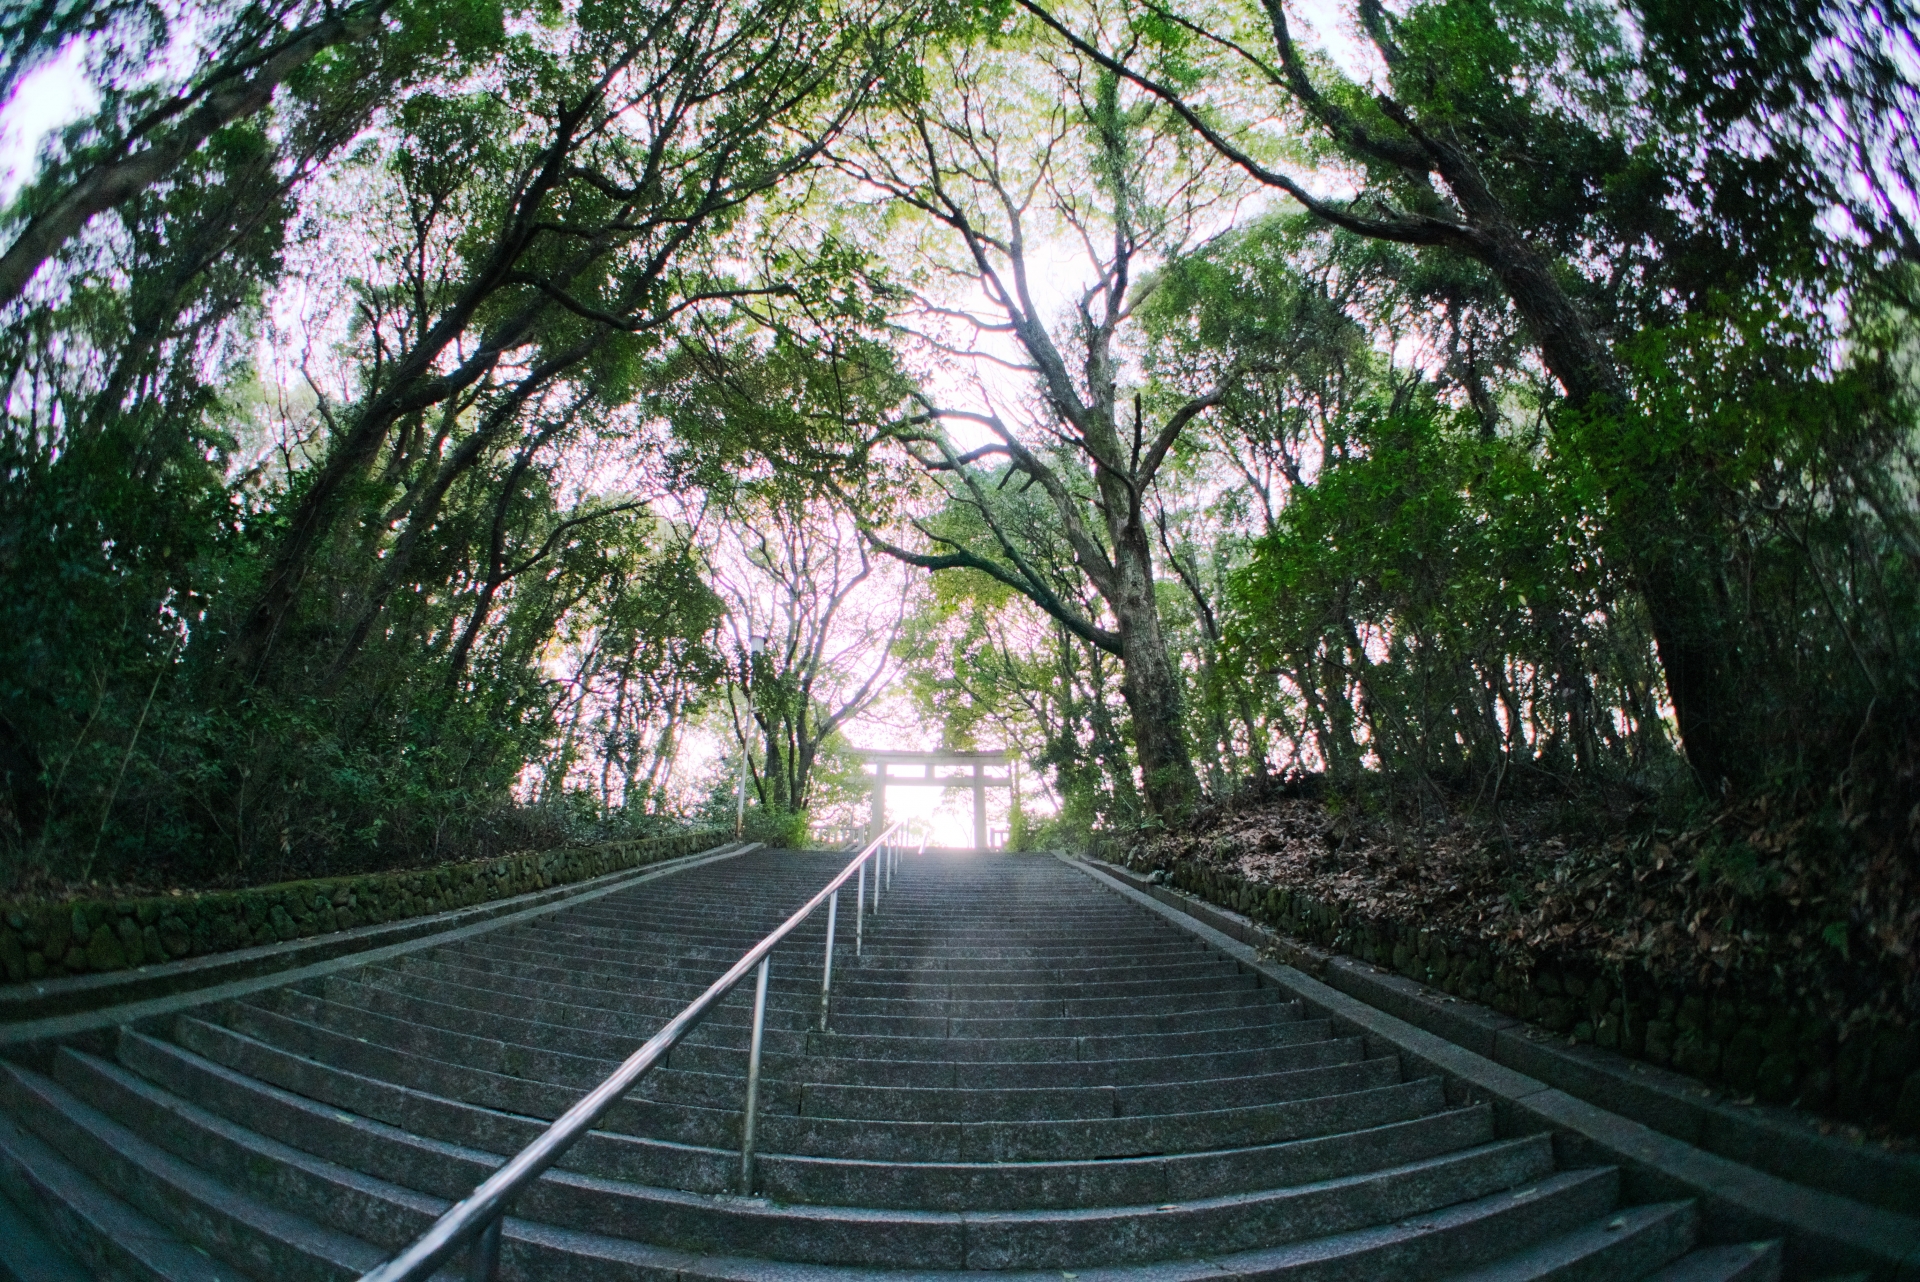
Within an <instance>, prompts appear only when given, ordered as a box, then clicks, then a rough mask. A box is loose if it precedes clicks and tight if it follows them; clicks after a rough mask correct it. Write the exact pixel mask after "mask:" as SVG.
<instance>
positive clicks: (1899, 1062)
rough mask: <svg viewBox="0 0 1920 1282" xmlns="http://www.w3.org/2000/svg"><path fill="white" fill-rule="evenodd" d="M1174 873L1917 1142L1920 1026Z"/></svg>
mask: <svg viewBox="0 0 1920 1282" xmlns="http://www.w3.org/2000/svg"><path fill="white" fill-rule="evenodd" d="M1123 862H1124V861H1123ZM1143 871H1144V869H1143ZM1169 872H1170V881H1169V883H1168V884H1170V885H1172V886H1173V887H1174V888H1176V889H1179V890H1184V891H1186V892H1187V893H1189V894H1192V895H1197V896H1199V897H1200V898H1202V899H1205V900H1207V901H1209V902H1210V903H1214V904H1217V905H1220V906H1221V907H1225V908H1231V909H1234V910H1235V911H1238V912H1241V913H1244V914H1246V915H1247V916H1248V917H1251V918H1253V919H1254V920H1255V921H1258V922H1260V923H1262V924H1263V925H1266V926H1270V927H1272V928H1273V929H1275V930H1279V931H1283V932H1285V933H1287V934H1289V935H1293V936H1294V937H1296V938H1299V939H1303V940H1306V941H1308V942H1310V943H1314V944H1317V945H1319V946H1321V947H1323V948H1328V949H1331V950H1333V951H1335V952H1339V953H1344V954H1346V955H1347V956H1349V957H1355V958H1358V959H1360V960H1362V961H1366V962H1371V963H1372V964H1374V965H1376V966H1380V967H1382V968H1387V969H1392V970H1394V971H1397V972H1398V973H1400V974H1402V975H1406V976H1408V977H1409V978H1411V979H1414V980H1417V981H1419V982H1421V983H1424V984H1429V985H1431V986H1432V987H1434V988H1436V989H1440V990H1441V991H1443V992H1446V993H1450V994H1452V995H1454V996H1456V997H1460V998H1464V999H1466V1000H1468V1001H1476V1002H1480V1003H1483V1004H1484V1005H1487V1006H1491V1007H1493V1008H1494V1009H1495V1010H1498V1011H1500V1012H1501V1013H1502V1014H1506V1015H1511V1016H1513V1017H1514V1018H1516V1019H1524V1020H1527V1021H1529V1022H1531V1023H1535V1024H1539V1025H1541V1026H1542V1027H1545V1028H1547V1029H1549V1030H1551V1031H1552V1032H1555V1033H1559V1034H1563V1035H1565V1036H1567V1037H1569V1038H1571V1039H1572V1040H1573V1041H1575V1042H1587V1043H1591V1044H1593V1045H1597V1046H1603V1047H1607V1048H1609V1049H1612V1050H1617V1051H1619V1052H1621V1053H1623V1054H1626V1055H1631V1056H1633V1057H1635V1058H1637V1059H1643V1060H1648V1061H1650V1062H1652V1063H1655V1064H1659V1065H1662V1066H1666V1067H1671V1068H1673V1069H1675V1070H1677V1071H1679V1072H1682V1073H1685V1074H1687V1075H1688V1076H1691V1077H1696V1078H1699V1079H1700V1080H1702V1081H1705V1082H1710V1083H1713V1084H1714V1085H1716V1086H1719V1087H1721V1088H1723V1089H1725V1090H1728V1091H1730V1092H1732V1093H1733V1094H1735V1095H1752V1096H1754V1097H1756V1098H1758V1099H1761V1100H1764V1101H1767V1102H1769V1103H1775V1104H1793V1105H1797V1106H1799V1107H1803V1108H1808V1109H1813V1110H1815V1111H1818V1112H1824V1113H1828V1114H1831V1115H1835V1116H1838V1117H1840V1118H1842V1119H1845V1120H1848V1121H1855V1122H1891V1123H1893V1124H1894V1125H1896V1126H1897V1127H1899V1128H1900V1129H1902V1130H1905V1131H1908V1132H1916V1133H1920V1030H1915V1029H1913V1028H1897V1027H1885V1026H1883V1027H1878V1028H1874V1027H1862V1026H1855V1027H1852V1028H1848V1029H1846V1030H1845V1035H1844V1036H1843V1035H1842V1030H1841V1029H1840V1028H1838V1027H1836V1025H1835V1024H1834V1022H1833V1021H1832V1020H1830V1019H1828V1018H1826V1017H1825V1016H1824V1015H1822V1014H1819V1013H1817V1012H1810V1011H1807V1010H1806V1009H1805V1008H1804V1006H1803V1005H1802V1004H1801V1003H1798V1002H1795V1001H1793V1000H1792V999H1791V998H1790V997H1786V996H1782V995H1779V994H1763V993H1745V994H1735V993H1731V992H1724V991H1703V990H1689V989H1687V988H1685V987H1682V986H1679V985H1676V984H1674V983H1673V982H1672V981H1671V980H1662V979H1661V978H1658V977H1655V976H1653V975H1650V974H1648V973H1646V971H1645V970H1644V969H1643V968H1640V967H1638V966H1635V965H1632V964H1627V965H1620V966H1614V965H1609V964H1604V963H1595V962H1592V961H1582V960H1580V959H1573V958H1555V957H1550V956H1546V957H1542V956H1531V955H1529V956H1527V957H1526V958H1525V959H1524V964H1523V961H1522V959H1519V958H1516V957H1513V956H1510V955H1506V954H1507V953H1508V952H1509V951H1510V950H1500V951H1496V950H1495V949H1494V948H1493V947H1492V946H1490V945H1489V944H1488V943H1487V942H1486V941H1484V940H1478V939H1471V938H1460V937H1457V936H1454V935H1452V934H1449V933H1445V932H1441V931H1437V930H1432V929H1428V928H1425V927H1422V926H1418V925H1414V924H1411V923H1407V922H1401V921H1394V920H1391V919H1385V918H1370V917H1366V916H1363V915H1362V914H1360V913H1358V912H1355V911H1352V910H1351V909H1349V908H1347V907H1345V906H1344V905H1339V904H1327V903H1321V902H1318V901H1316V900H1314V899H1312V898H1310V897H1308V896H1306V895H1303V894H1299V893H1297V892H1295V891H1292V890H1289V889H1287V888H1286V887H1284V886H1275V885H1265V884H1261V883H1258V882H1251V881H1248V880H1246V879H1244V878H1242V877H1239V876H1238V875H1236V874H1233V873H1231V872H1227V871H1225V870H1223V869H1217V868H1209V867H1207V866H1205V865H1202V864H1198V863H1194V862H1192V861H1182V862H1180V863H1178V864H1176V865H1174V866H1173V867H1172V868H1171V869H1170V870H1169Z"/></svg>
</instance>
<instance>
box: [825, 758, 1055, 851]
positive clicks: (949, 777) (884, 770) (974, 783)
mask: <svg viewBox="0 0 1920 1282" xmlns="http://www.w3.org/2000/svg"><path fill="white" fill-rule="evenodd" d="M853 755H854V756H856V757H858V758H860V760H862V761H864V762H866V763H867V764H869V765H871V766H872V767H873V773H872V774H871V775H869V776H868V778H869V779H871V780H872V783H873V824H872V827H871V828H870V829H869V830H868V834H869V835H868V840H870V841H872V840H878V838H879V836H880V834H881V833H882V832H884V831H885V830H886V826H887V789H888V788H890V787H900V786H903V785H904V786H906V787H911V788H971V789H973V844H974V848H975V849H977V850H986V849H988V848H989V846H990V844H991V843H990V842H989V839H988V833H987V789H989V788H1014V787H1017V786H1018V785H1019V767H1018V763H1017V762H1015V761H1014V760H1013V759H1012V758H1011V757H1009V756H1008V755H1007V754H1006V753H1004V752H893V751H884V750H882V751H873V752H860V751H856V752H855V753H854V754H853ZM896 766H919V767H920V773H919V774H917V775H902V774H894V773H893V772H892V771H893V767H896ZM989 766H999V767H1002V768H1003V773H1001V774H997V775H990V774H987V773H986V770H987V768H988V767H989ZM942 768H947V769H949V770H958V771H960V772H961V773H949V774H936V773H934V772H935V771H936V770H939V769H942Z"/></svg>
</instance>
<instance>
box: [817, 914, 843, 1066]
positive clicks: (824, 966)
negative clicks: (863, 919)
mask: <svg viewBox="0 0 1920 1282" xmlns="http://www.w3.org/2000/svg"><path fill="white" fill-rule="evenodd" d="M839 917H840V892H839V891H837V890H836V891H834V892H833V894H832V895H830V896H828V897H827V957H826V960H825V961H823V962H821V963H820V1031H821V1032H823V1033H824V1032H826V1031H827V1003H828V1001H829V1000H831V998H832V996H833V927H834V923H835V922H836V921H838V920H839Z"/></svg>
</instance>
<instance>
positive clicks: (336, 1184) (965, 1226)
mask: <svg viewBox="0 0 1920 1282" xmlns="http://www.w3.org/2000/svg"><path fill="white" fill-rule="evenodd" d="M60 1075H61V1080H62V1084H63V1085H65V1086H67V1087H69V1088H71V1087H74V1086H84V1088H85V1089H87V1090H88V1092H89V1096H88V1099H87V1101H86V1103H85V1104H81V1103H79V1102H78V1101H77V1100H75V1099H74V1098H73V1097H71V1096H67V1095H66V1094H65V1092H61V1091H60V1090H59V1088H57V1087H54V1086H53V1085H52V1084H51V1083H47V1084H46V1086H45V1088H44V1089H42V1090H41V1092H40V1101H39V1102H40V1104H41V1105H42V1107H44V1108H46V1109H48V1110H49V1111H50V1112H52V1113H54V1114H55V1115H56V1116H57V1117H58V1118H59V1119H60V1123H58V1124H64V1126H65V1127H66V1128H68V1129H70V1130H72V1131H75V1132H84V1133H85V1134H86V1136H87V1137H100V1136H104V1135H106V1134H107V1133H108V1129H109V1128H110V1127H112V1126H114V1125H115V1124H119V1125H121V1126H126V1125H129V1124H131V1125H134V1126H137V1127H138V1128H139V1130H140V1131H141V1132H142V1133H144V1134H146V1135H149V1136H153V1137H155V1138H156V1139H157V1140H158V1141H159V1147H160V1148H162V1149H165V1150H170V1152H171V1154H173V1155H175V1156H186V1155H189V1154H191V1155H192V1157H193V1160H194V1161H195V1162H196V1163H197V1164H198V1165H199V1166H201V1167H207V1168H211V1171H212V1173H213V1174H214V1175H215V1176H222V1175H224V1176H226V1177H228V1179H229V1180H231V1179H232V1178H233V1177H234V1176H235V1175H241V1176H244V1177H245V1178H246V1179H247V1180H248V1181H249V1182H250V1184H251V1186H252V1187H253V1188H256V1189H259V1190H261V1195H262V1196H264V1197H267V1198H270V1199H271V1200H272V1201H273V1202H274V1203H276V1204H277V1206H276V1207H275V1208H272V1209H275V1210H281V1211H291V1212H294V1213H296V1214H298V1215H299V1216H301V1217H303V1218H305V1219H311V1220H313V1221H317V1222H319V1223H321V1224H325V1225H327V1226H328V1227H330V1228H333V1229H336V1230H339V1229H344V1228H345V1227H347V1226H348V1225H351V1226H353V1227H354V1228H355V1230H356V1232H357V1233H359V1234H360V1235H361V1236H365V1237H367V1238H369V1239H370V1240H372V1241H375V1242H378V1243H382V1244H385V1243H387V1242H389V1241H391V1240H392V1238H393V1236H394V1234H395V1225H396V1222H397V1220H398V1212H399V1211H400V1210H401V1209H404V1208H405V1207H407V1206H408V1205H409V1203H411V1205H413V1206H416V1207H418V1208H419V1209H421V1210H422V1211H423V1212H424V1211H426V1210H427V1208H426V1207H425V1205H424V1204H423V1203H420V1202H419V1201H418V1200H417V1199H416V1198H412V1197H410V1194H411V1190H410V1189H407V1188H403V1187H401V1186H398V1185H393V1184H391V1183H389V1182H387V1181H380V1180H376V1179H373V1178H370V1177H368V1176H365V1175H361V1174H358V1173H357V1172H355V1171H352V1170H349V1168H347V1167H344V1166H341V1165H340V1164H338V1163H334V1162H328V1161H324V1160H322V1159H317V1158H315V1157H313V1156H312V1155H310V1154H307V1153H304V1152H302V1151H300V1150H298V1149H295V1148H293V1147H292V1146H290V1145H286V1144H282V1143H279V1142H277V1141H273V1140H269V1139H267V1138H266V1137H264V1136H261V1135H259V1134H257V1133H256V1132H254V1131H252V1130H250V1129H247V1128H244V1127H240V1126H236V1125H234V1124H232V1123H229V1122H227V1121H225V1120H224V1119H222V1118H220V1117H218V1116H217V1115H215V1114H212V1113H210V1112H208V1111H206V1110H204V1109H201V1108H199V1107H198V1106H195V1105H192V1104H189V1103H187V1102H185V1101H183V1100H180V1099H178V1098H177V1097H174V1096H172V1095H171V1094H169V1093H167V1092H165V1091H162V1090H160V1089H159V1088H157V1087H155V1086H153V1085H152V1084H150V1083H148V1082H146V1081H144V1079H141V1078H138V1077H136V1076H134V1075H133V1074H130V1073H127V1072H125V1071H124V1070H123V1069H120V1068H119V1067H117V1066H115V1065H111V1064H108V1063H106V1062H104V1061H100V1060H96V1059H93V1058H92V1057H90V1056H85V1055H83V1054H81V1053H78V1052H73V1051H66V1052H63V1053H62V1057H61V1073H60ZM89 1106H91V1107H89ZM94 1109H100V1110H101V1112H100V1113H99V1114H93V1110H94ZM109 1110H110V1113H109ZM109 1115H110V1116H111V1117H112V1119H113V1120H112V1121H111V1122H109V1121H107V1117H108V1116H109ZM128 1134H129V1136H130V1134H131V1133H130V1132H129V1133H128ZM83 1142H84V1140H83ZM144 1142H145V1141H142V1143H144ZM413 1145H414V1148H415V1153H416V1155H417V1157H418V1162H417V1164H416V1165H415V1167H414V1168H412V1169H411V1170H410V1175H411V1177H412V1178H410V1180H409V1184H411V1183H413V1182H415V1181H416V1180H418V1181H420V1182H426V1181H427V1179H429V1178H432V1168H433V1166H434V1165H436V1164H437V1166H438V1169H439V1173H440V1175H441V1177H443V1178H442V1179H441V1181H440V1182H441V1184H442V1189H443V1196H450V1195H451V1194H453V1193H455V1192H458V1191H459V1190H460V1189H461V1188H465V1187H471V1186H472V1184H474V1183H477V1182H478V1180H479V1179H481V1178H484V1177H485V1175H486V1174H487V1173H488V1172H489V1171H490V1170H491V1168H492V1166H493V1165H495V1164H497V1162H498V1160H499V1159H497V1158H494V1157H493V1156H492V1155H487V1154H481V1153H478V1152H477V1151H475V1150H468V1149H456V1148H455V1147H454V1146H450V1145H445V1144H440V1143H436V1142H430V1141H426V1140H422V1139H419V1138H418V1137H414V1139H413ZM120 1147H121V1148H123V1149H124V1147H125V1146H124V1145H122V1146H120ZM120 1160H121V1161H122V1162H123V1163H125V1162H129V1161H131V1160H132V1159H130V1158H128V1157H127V1156H126V1155H125V1154H124V1153H122V1154H121V1157H120ZM1552 1164H1553V1160H1552V1148H1551V1144H1550V1142H1549V1141H1548V1139H1547V1137H1545V1136H1536V1137H1531V1138H1529V1139H1519V1140H1507V1141H1495V1142H1493V1143H1489V1144H1485V1145H1481V1146H1477V1147H1473V1148H1469V1149H1464V1150H1459V1151H1456V1152H1453V1153H1448V1154H1445V1155H1442V1156H1439V1157H1432V1158H1427V1159H1424V1160H1421V1161H1416V1162H1412V1163H1408V1164H1406V1165H1402V1166H1392V1167H1386V1168H1376V1169H1373V1170H1369V1171H1367V1172H1365V1173H1362V1174H1356V1175H1351V1176H1347V1177H1344V1178H1340V1179H1332V1180H1324V1181H1320V1182H1317V1183H1314V1184H1309V1185H1304V1186H1300V1187H1296V1188H1280V1189H1262V1190H1259V1191H1255V1192H1248V1193H1239V1194H1230V1195H1225V1196H1218V1197H1211V1198H1202V1199H1194V1200H1189V1201H1175V1202H1169V1203H1166V1204H1163V1205H1159V1206H1111V1207H1095V1208H1087V1209H1073V1210H1048V1209H1026V1208H1023V1209H1019V1210H1005V1211H998V1212H990V1213H979V1212H968V1213H964V1214H961V1213H952V1212H941V1211H898V1210H887V1209H884V1208H875V1207H848V1206H831V1207H818V1206H797V1205H783V1204H779V1203H774V1202H770V1201H768V1200H766V1199H763V1198H737V1197H716V1196H711V1195H703V1194H696V1193H689V1192H686V1191H683V1190H678V1189H662V1188H657V1187H652V1186H647V1185H640V1184H634V1183H630V1182H628V1181H624V1180H609V1179H605V1178H600V1177H593V1176H586V1175H581V1174H578V1173H575V1172H572V1171H552V1172H549V1173H548V1174H547V1175H546V1176H545V1177H543V1178H542V1179H541V1180H539V1181H538V1182H537V1183H536V1184H534V1185H533V1186H530V1187H529V1188H528V1189H527V1190H526V1191H525V1192H523V1193H522V1195H521V1196H520V1197H519V1198H518V1199H517V1200H516V1210H517V1211H518V1212H519V1213H520V1214H521V1215H523V1216H526V1217H528V1218H534V1219H538V1220H540V1221H542V1222H544V1223H549V1224H556V1225H559V1226H562V1227H567V1228H573V1229H579V1230H586V1231H592V1232H599V1233H608V1232H611V1233H612V1234H613V1235H615V1236H621V1237H639V1238H644V1239H646V1240H650V1241H654V1242H656V1243H660V1244H663V1245H678V1246H682V1247H694V1246H698V1247H699V1248H700V1249H704V1250H718V1251H721V1252H725V1253H744V1252H757V1253H762V1254H766V1255H770V1256H772V1257H774V1258H778V1259H782V1260H791V1261H797V1262H806V1263H819V1264H854V1265H867V1266H883V1267H892V1268H902V1267H906V1268H947V1269H960V1268H976V1269H977V1268H1010V1267H1065V1268H1071V1267H1073V1266H1075V1265H1082V1264H1086V1263H1089V1262H1093V1261H1099V1262H1102V1263H1116V1262H1118V1263H1127V1262H1137V1261H1146V1260H1155V1259H1165V1258H1174V1257H1178V1256H1181V1255H1187V1254H1196V1253H1199V1252H1201V1251H1208V1252H1213V1251H1219V1250H1240V1249H1249V1248H1252V1247H1257V1246H1271V1245H1276V1244H1279V1243H1282V1242H1288V1241H1296V1240H1300V1239H1302V1238H1308V1237H1320V1236H1324V1235H1326V1234H1329V1233H1337V1232H1343V1231H1347V1230H1349V1229H1352V1228H1355V1227H1359V1226H1361V1225H1364V1224H1371V1223H1376V1222H1379V1221H1381V1220H1383V1219H1384V1220H1393V1219H1401V1218H1405V1217H1407V1216H1409V1215H1419V1214H1423V1213H1426V1212H1428V1211H1432V1210H1436V1209H1439V1208H1440V1207H1443V1206H1447V1205H1451V1204H1452V1203H1454V1202H1457V1201H1462V1200H1467V1199H1470V1198H1478V1197H1482V1196H1485V1195H1487V1194H1489V1193H1492V1192H1494V1191H1496V1190H1500V1189H1512V1188H1516V1187H1519V1186H1521V1185H1523V1184H1526V1183H1527V1182H1529V1181H1533V1180H1537V1179H1539V1178H1540V1177H1542V1176H1545V1175H1548V1174H1550V1173H1551V1171H1552ZM143 1165H146V1166H147V1167H149V1168H150V1169H148V1170H147V1171H146V1172H145V1175H146V1177H147V1178H148V1179H149V1180H155V1181H162V1182H165V1181H168V1180H169V1179H170V1178H174V1179H175V1182H177V1174H176V1173H169V1172H167V1171H165V1170H163V1169H160V1168H161V1167H163V1166H164V1163H157V1162H154V1161H152V1160H151V1159H149V1160H148V1161H147V1162H145V1163H143ZM120 1191H122V1192H123V1193H124V1191H125V1188H124V1187H123V1188H122V1189H121V1190H120ZM270 1218H271V1217H270V1216H269V1215H265V1214H262V1213H260V1211H255V1213H254V1215H253V1219H254V1220H255V1221H260V1222H264V1221H267V1220H269V1219H270ZM283 1227H284V1226H283ZM402 1240H404V1238H403V1239H402ZM319 1245H320V1244H319V1243H318V1242H317V1241H316V1243H314V1244H313V1246H314V1248H315V1249H318V1246H319ZM334 1245H335V1246H336V1247H337V1245H338V1244H334Z"/></svg>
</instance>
